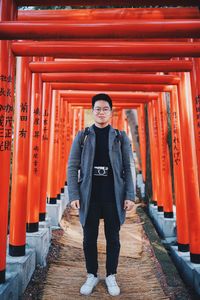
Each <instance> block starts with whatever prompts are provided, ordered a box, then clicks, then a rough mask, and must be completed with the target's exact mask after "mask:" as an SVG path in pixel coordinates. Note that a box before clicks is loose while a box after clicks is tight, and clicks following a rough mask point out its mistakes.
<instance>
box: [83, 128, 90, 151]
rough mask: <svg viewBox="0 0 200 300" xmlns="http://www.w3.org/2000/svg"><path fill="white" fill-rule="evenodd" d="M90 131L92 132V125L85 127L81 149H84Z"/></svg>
mask: <svg viewBox="0 0 200 300" xmlns="http://www.w3.org/2000/svg"><path fill="white" fill-rule="evenodd" d="M89 133H90V127H85V129H84V132H83V135H82V138H81V149H83V146H84V144H85V141H86V139H87V137H88V134H89Z"/></svg>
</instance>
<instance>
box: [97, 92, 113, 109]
mask: <svg viewBox="0 0 200 300" xmlns="http://www.w3.org/2000/svg"><path fill="white" fill-rule="evenodd" d="M100 100H103V101H106V102H108V104H109V106H110V108H111V109H112V99H111V98H110V96H108V95H107V94H104V93H100V94H96V95H94V96H93V97H92V108H93V107H94V104H95V102H96V101H100Z"/></svg>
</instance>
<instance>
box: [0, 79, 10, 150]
mask: <svg viewBox="0 0 200 300" xmlns="http://www.w3.org/2000/svg"><path fill="white" fill-rule="evenodd" d="M11 84H12V77H11V76H10V75H9V76H6V75H0V151H10V150H11V139H12V120H13V105H12V104H11V103H12V90H11Z"/></svg>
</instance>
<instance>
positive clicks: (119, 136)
mask: <svg viewBox="0 0 200 300" xmlns="http://www.w3.org/2000/svg"><path fill="white" fill-rule="evenodd" d="M115 133H116V137H117V140H118V142H120V143H121V144H122V133H121V131H120V130H119V129H115Z"/></svg>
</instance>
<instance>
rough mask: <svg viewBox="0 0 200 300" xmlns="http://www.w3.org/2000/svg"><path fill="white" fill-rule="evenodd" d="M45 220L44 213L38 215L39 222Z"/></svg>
mask: <svg viewBox="0 0 200 300" xmlns="http://www.w3.org/2000/svg"><path fill="white" fill-rule="evenodd" d="M45 218H46V213H40V214H39V221H40V222H42V221H45Z"/></svg>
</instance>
